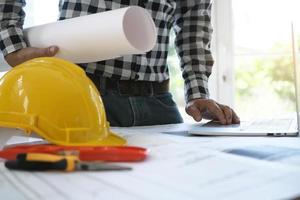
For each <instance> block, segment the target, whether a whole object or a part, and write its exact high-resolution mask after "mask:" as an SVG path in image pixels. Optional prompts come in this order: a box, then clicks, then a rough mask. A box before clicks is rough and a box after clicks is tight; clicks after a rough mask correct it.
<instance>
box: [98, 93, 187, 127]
mask: <svg viewBox="0 0 300 200" xmlns="http://www.w3.org/2000/svg"><path fill="white" fill-rule="evenodd" d="M101 97H102V100H103V103H104V107H105V111H106V116H107V120H108V121H109V122H110V125H111V126H121V127H128V126H147V125H158V124H174V123H182V122H183V120H182V117H181V115H180V113H179V111H178V108H177V106H176V103H175V102H174V101H173V99H172V95H171V93H169V92H166V93H163V94H158V95H153V96H122V95H120V94H119V93H118V92H117V91H113V90H106V92H105V93H104V94H102V95H101Z"/></svg>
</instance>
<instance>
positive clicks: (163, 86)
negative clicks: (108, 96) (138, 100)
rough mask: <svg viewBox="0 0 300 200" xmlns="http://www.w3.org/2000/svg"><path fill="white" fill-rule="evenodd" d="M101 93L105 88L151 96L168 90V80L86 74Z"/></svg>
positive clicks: (103, 92) (129, 94) (127, 93)
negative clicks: (141, 79) (132, 78)
mask: <svg viewBox="0 0 300 200" xmlns="http://www.w3.org/2000/svg"><path fill="white" fill-rule="evenodd" d="M87 75H88V76H89V77H90V79H91V80H92V81H93V82H94V84H95V85H96V87H97V88H98V90H99V91H101V92H100V93H101V94H105V93H106V91H107V90H113V91H117V92H118V93H119V94H120V95H122V96H153V95H156V94H162V93H166V92H168V91H169V80H165V81H162V82H153V81H133V80H118V79H112V78H105V77H100V76H99V75H94V74H87Z"/></svg>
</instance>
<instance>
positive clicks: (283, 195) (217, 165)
mask: <svg viewBox="0 0 300 200" xmlns="http://www.w3.org/2000/svg"><path fill="white" fill-rule="evenodd" d="M186 127H188V126H187V125H185V124H182V125H170V126H169V129H172V128H174V130H184V129H185V128H186ZM175 128H177V129H175ZM150 129H151V127H148V128H147V127H144V128H142V127H134V128H113V130H114V131H115V132H117V133H119V134H121V135H123V136H125V137H126V139H127V140H128V142H129V144H131V145H137V146H144V147H147V148H148V149H149V150H150V151H149V156H148V159H147V160H146V161H144V162H139V163H124V164H123V165H128V166H132V167H133V170H132V171H122V172H75V173H62V172H45V173H40V172H37V173H31V172H18V171H9V170H7V169H5V168H4V167H3V165H2V164H1V163H0V184H1V186H2V187H0V196H1V197H5V199H9V198H8V197H16V199H19V197H24V199H87V200H88V199H116V200H117V199H123V200H134V199H137V200H138V199H139V200H140V199H149V200H151V199H159V200H164V199H166V200H169V199H174V200H177V199H178V200H181V199H186V200H189V199H190V200H198V199H230V200H232V199H251V200H252V199H292V198H293V197H296V196H300V187H299V185H300V169H299V167H298V166H293V165H286V164H284V163H281V162H269V161H266V160H259V159H252V158H249V157H246V156H237V155H234V154H229V153H226V152H223V149H228V148H229V147H239V146H242V145H243V144H246V145H249V144H273V145H278V144H279V143H280V140H279V139H280V138H259V139H258V138H256V139H258V141H257V140H254V139H253V138H252V139H251V138H234V137H231V138H230V137H186V136H179V135H171V134H165V133H164V134H160V133H159V132H157V131H159V126H156V127H154V129H152V130H156V132H151V131H149V130H150ZM162 130H163V131H166V130H167V126H162ZM248 139H249V142H247V140H248ZM267 139H272V140H267ZM274 139H278V140H274ZM282 139H283V140H282V141H283V144H285V145H287V146H288V144H289V143H291V144H292V146H293V147H294V148H295V147H296V146H295V145H296V143H297V142H298V141H299V140H298V138H290V139H291V141H290V142H289V141H286V140H285V138H282ZM256 141H257V142H256ZM243 142H244V143H243ZM238 143H239V144H238ZM222 144H223V145H222ZM11 193H13V194H11ZM11 199H13V198H11ZM20 199H22V198H20Z"/></svg>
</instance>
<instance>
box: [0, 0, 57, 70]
mask: <svg viewBox="0 0 300 200" xmlns="http://www.w3.org/2000/svg"><path fill="white" fill-rule="evenodd" d="M25 4H26V3H25V0H1V2H0V49H1V51H2V53H3V55H4V57H5V59H6V61H7V62H8V64H9V65H11V66H16V65H18V64H20V63H22V62H24V61H26V60H30V59H32V58H36V57H42V56H53V55H55V54H56V52H57V51H58V48H57V47H56V46H52V47H48V48H33V47H27V45H26V42H25V40H24V36H23V24H24V19H25V12H24V11H23V7H24V6H25Z"/></svg>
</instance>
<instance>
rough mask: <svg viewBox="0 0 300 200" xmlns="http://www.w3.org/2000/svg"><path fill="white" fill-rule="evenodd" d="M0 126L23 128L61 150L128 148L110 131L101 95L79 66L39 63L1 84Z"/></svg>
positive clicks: (15, 72)
mask: <svg viewBox="0 0 300 200" xmlns="http://www.w3.org/2000/svg"><path fill="white" fill-rule="evenodd" d="M0 127H11V128H21V129H23V130H24V131H25V132H26V133H28V134H30V133H31V132H34V133H36V134H38V135H40V136H41V137H43V138H44V139H46V140H48V141H49V142H52V143H55V144H61V145H80V146H98V145H105V146H106V145H123V144H125V143H126V141H125V140H124V139H123V138H121V137H120V136H117V135H116V134H114V133H112V132H111V131H110V127H109V123H108V122H107V120H106V114H105V110H104V106H103V103H102V100H101V97H100V95H99V92H98V90H97V88H96V87H95V85H94V84H93V82H92V81H91V80H90V79H89V78H88V77H87V76H86V74H85V72H84V71H83V70H82V69H81V68H80V67H79V66H77V65H75V64H73V63H70V62H68V61H65V60H62V59H59V58H50V57H47V58H46V57H43V58H36V59H33V60H30V61H27V62H25V63H23V64H20V65H19V66H16V67H14V68H13V69H12V70H10V71H9V72H8V73H6V74H5V75H4V76H3V77H2V78H1V79H0Z"/></svg>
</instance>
